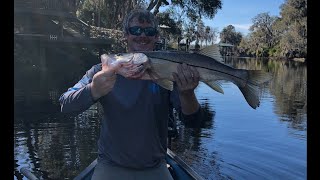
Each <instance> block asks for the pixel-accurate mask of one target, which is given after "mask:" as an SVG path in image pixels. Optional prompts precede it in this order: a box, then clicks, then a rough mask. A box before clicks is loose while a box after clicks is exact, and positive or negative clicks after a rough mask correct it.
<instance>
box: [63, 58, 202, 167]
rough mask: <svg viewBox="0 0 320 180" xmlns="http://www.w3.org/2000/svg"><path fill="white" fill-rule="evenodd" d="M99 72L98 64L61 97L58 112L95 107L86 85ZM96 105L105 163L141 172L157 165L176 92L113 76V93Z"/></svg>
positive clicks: (143, 81)
mask: <svg viewBox="0 0 320 180" xmlns="http://www.w3.org/2000/svg"><path fill="white" fill-rule="evenodd" d="M100 70H101V64H97V65H94V66H93V67H92V68H91V69H90V70H88V71H87V73H86V74H85V75H84V76H83V78H82V79H81V80H80V81H79V82H78V83H77V84H75V85H74V86H73V87H72V88H69V89H68V91H67V92H65V93H64V94H62V95H61V97H60V99H59V100H60V104H61V111H62V112H77V111H79V112H80V111H84V110H86V109H88V108H89V107H90V106H91V105H92V104H94V103H95V102H94V101H93V99H92V96H91V89H90V85H89V84H90V83H91V81H92V78H93V75H94V74H95V73H97V72H98V71H100ZM98 101H99V102H100V103H101V105H102V107H103V110H104V115H103V120H102V125H101V130H100V137H99V140H98V153H99V154H101V155H103V156H104V157H105V158H106V159H107V160H108V162H110V163H113V164H116V165H120V166H124V167H131V168H138V169H141V168H147V167H153V166H155V165H157V164H158V163H159V162H160V161H161V159H163V158H164V157H165V156H166V149H167V136H168V114H169V103H170V102H171V103H172V104H173V107H175V108H176V109H179V106H180V101H179V97H178V93H177V91H176V90H174V91H172V92H170V91H168V90H166V89H164V88H162V87H160V86H158V85H157V84H155V83H154V82H152V81H148V80H132V79H131V80H130V79H126V78H124V77H122V76H120V75H117V80H116V82H115V85H114V87H113V89H112V90H111V91H110V92H109V93H108V94H107V95H105V96H103V97H101V98H100V99H99V100H98ZM198 112H199V111H198ZM198 112H197V113H198ZM188 117H194V115H191V116H188ZM188 117H187V118H188Z"/></svg>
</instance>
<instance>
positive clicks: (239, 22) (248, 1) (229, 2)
mask: <svg viewBox="0 0 320 180" xmlns="http://www.w3.org/2000/svg"><path fill="white" fill-rule="evenodd" d="M221 2H222V8H221V9H219V10H218V12H217V14H216V15H215V17H214V18H213V19H210V20H208V19H203V21H204V24H205V26H211V27H213V28H217V29H218V31H219V32H221V31H222V29H223V28H225V27H227V26H228V25H233V26H234V27H235V30H236V32H241V33H242V34H243V35H247V34H248V33H249V27H250V26H251V25H252V19H253V18H254V17H255V16H257V15H258V14H261V13H269V15H270V16H278V17H279V16H280V5H281V4H283V3H284V2H285V0H221ZM217 41H219V39H218V40H217Z"/></svg>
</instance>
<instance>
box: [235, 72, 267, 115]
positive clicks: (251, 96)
mask: <svg viewBox="0 0 320 180" xmlns="http://www.w3.org/2000/svg"><path fill="white" fill-rule="evenodd" d="M247 72H248V79H247V82H246V84H245V85H244V86H240V87H239V89H240V91H241V92H242V94H243V96H244V98H245V99H246V101H247V102H248V104H249V105H250V106H251V107H252V108H253V109H256V108H257V107H259V105H260V97H259V90H260V86H261V85H262V84H264V83H266V82H268V81H270V80H271V79H272V76H271V74H270V73H268V72H264V71H261V70H248V71H247Z"/></svg>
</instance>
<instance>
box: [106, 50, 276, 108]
mask: <svg viewBox="0 0 320 180" xmlns="http://www.w3.org/2000/svg"><path fill="white" fill-rule="evenodd" d="M102 56H103V55H102ZM107 56H108V59H109V60H108V61H110V59H111V61H112V63H115V62H119V63H124V64H130V65H131V66H132V67H133V68H131V69H138V67H139V66H141V65H143V66H144V67H145V68H146V73H145V75H144V76H143V77H141V78H140V79H144V80H153V81H154V82H155V83H157V84H159V85H160V86H162V87H163V88H165V89H168V90H171V91H172V90H173V81H174V79H173V76H172V72H177V65H179V64H182V63H186V64H188V65H189V66H193V67H195V68H196V69H197V70H198V72H199V74H200V81H201V82H203V83H205V84H207V85H208V86H210V87H211V88H212V89H214V90H216V91H217V92H220V93H223V90H222V88H221V84H220V83H221V80H225V81H230V82H232V83H234V84H235V85H236V86H237V87H238V88H239V89H240V91H241V92H242V94H243V96H244V98H245V99H246V101H247V102H248V104H249V105H250V106H251V107H252V108H254V109H256V108H257V107H258V106H259V105H260V100H259V96H258V94H259V87H260V85H261V84H263V83H265V82H267V81H269V80H270V79H271V75H270V74H269V73H267V72H264V71H261V70H244V69H235V68H232V67H230V66H228V65H225V64H223V63H221V62H222V58H221V56H220V52H219V49H218V47H217V46H214V45H213V46H209V47H207V48H204V49H202V50H201V51H200V52H198V53H188V52H180V51H146V52H138V53H124V54H118V55H107ZM105 59H106V57H104V58H103V57H102V59H101V60H102V62H104V60H105ZM109 64H110V63H109ZM125 72H126V70H125V69H122V70H119V73H118V74H121V75H124V76H125V77H128V74H125ZM219 81H220V82H219Z"/></svg>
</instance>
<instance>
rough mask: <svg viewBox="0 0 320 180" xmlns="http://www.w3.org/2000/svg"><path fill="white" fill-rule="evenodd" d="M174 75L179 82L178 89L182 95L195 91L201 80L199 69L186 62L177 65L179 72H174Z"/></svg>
mask: <svg viewBox="0 0 320 180" xmlns="http://www.w3.org/2000/svg"><path fill="white" fill-rule="evenodd" d="M172 76H173V78H174V80H175V81H176V83H177V86H178V91H179V93H180V94H181V95H182V94H186V95H187V94H189V93H193V92H194V89H195V88H196V87H197V86H198V84H199V80H200V75H199V72H198V70H197V69H196V68H195V67H193V66H188V65H187V64H185V63H183V64H179V65H178V66H177V73H172Z"/></svg>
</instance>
